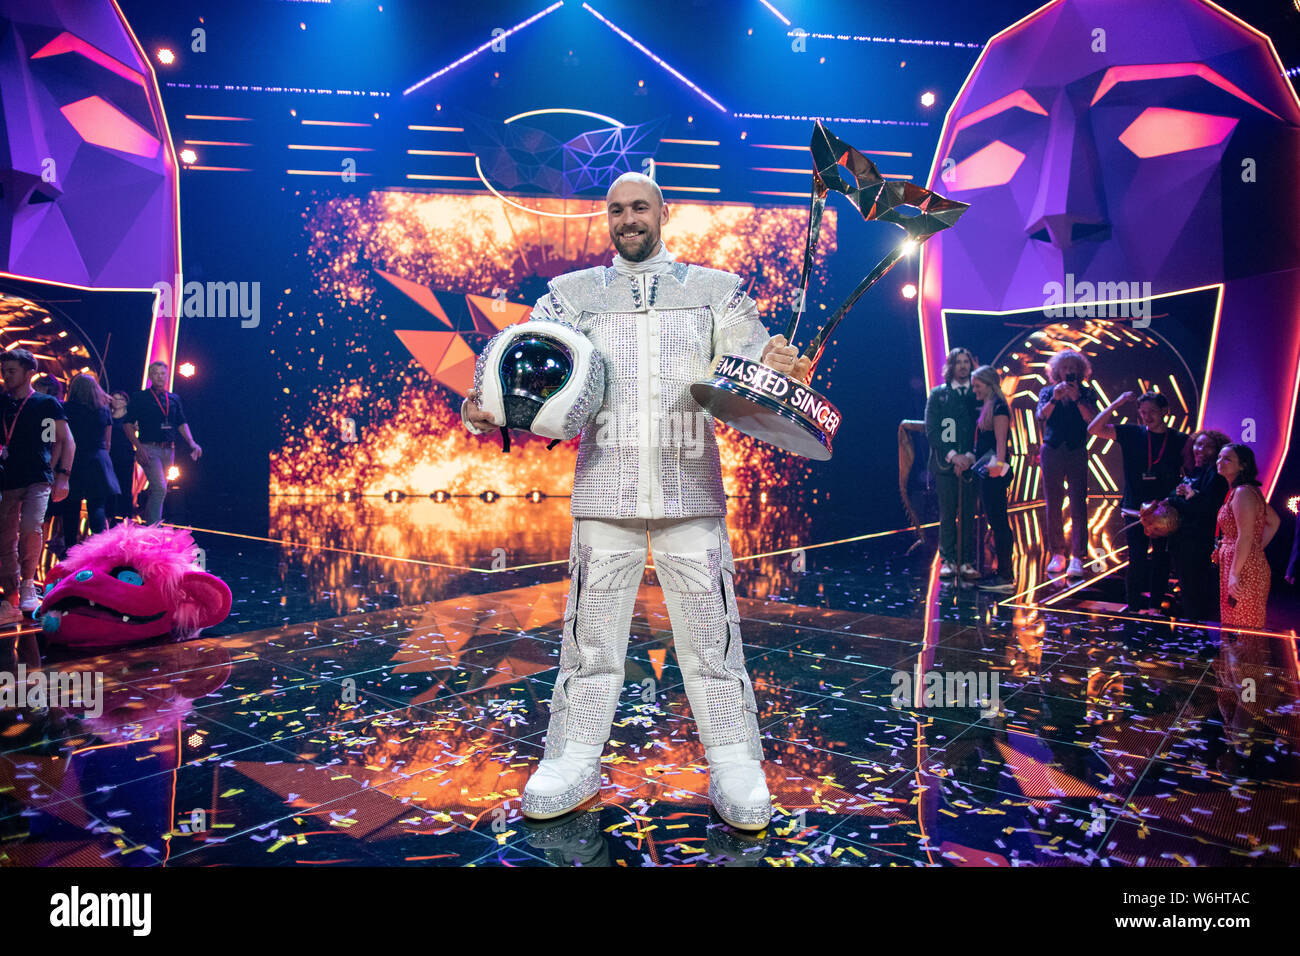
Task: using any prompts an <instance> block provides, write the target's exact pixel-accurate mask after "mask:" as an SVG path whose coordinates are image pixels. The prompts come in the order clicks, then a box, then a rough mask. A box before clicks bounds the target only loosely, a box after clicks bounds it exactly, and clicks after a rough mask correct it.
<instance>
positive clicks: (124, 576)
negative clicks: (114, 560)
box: [112, 567, 144, 585]
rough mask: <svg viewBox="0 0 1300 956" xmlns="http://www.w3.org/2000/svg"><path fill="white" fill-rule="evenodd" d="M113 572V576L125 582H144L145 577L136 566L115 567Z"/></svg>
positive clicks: (139, 583)
mask: <svg viewBox="0 0 1300 956" xmlns="http://www.w3.org/2000/svg"><path fill="white" fill-rule="evenodd" d="M112 574H113V577H115V578H117V579H118V580H119V581H121V582H122V583H123V584H136V585H141V584H144V578H143V577H142V576H141V574H140V572H139V571H137V570H136V569H135V568H127V567H121V568H114V569H113V571H112Z"/></svg>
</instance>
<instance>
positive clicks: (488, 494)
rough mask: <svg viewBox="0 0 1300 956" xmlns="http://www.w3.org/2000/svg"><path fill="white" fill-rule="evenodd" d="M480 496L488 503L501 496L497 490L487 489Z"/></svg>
mask: <svg viewBox="0 0 1300 956" xmlns="http://www.w3.org/2000/svg"><path fill="white" fill-rule="evenodd" d="M479 497H480V498H482V499H483V500H484V501H486V502H487V503H488V504H491V503H492V502H494V501H496V500H497V499H498V498H500V497H501V496H500V495H499V494H497V493H496V492H495V491H485V492H483V494H481V495H479Z"/></svg>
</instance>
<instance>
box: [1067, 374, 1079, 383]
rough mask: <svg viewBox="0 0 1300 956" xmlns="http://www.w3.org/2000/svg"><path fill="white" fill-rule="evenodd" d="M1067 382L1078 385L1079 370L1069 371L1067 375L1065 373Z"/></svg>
mask: <svg viewBox="0 0 1300 956" xmlns="http://www.w3.org/2000/svg"><path fill="white" fill-rule="evenodd" d="M1065 384H1067V385H1078V384H1079V373H1078V372H1067V373H1066V375H1065Z"/></svg>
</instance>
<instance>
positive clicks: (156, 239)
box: [0, 0, 179, 341]
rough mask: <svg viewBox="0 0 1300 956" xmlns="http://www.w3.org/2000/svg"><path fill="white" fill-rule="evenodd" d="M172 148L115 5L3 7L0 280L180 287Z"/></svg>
mask: <svg viewBox="0 0 1300 956" xmlns="http://www.w3.org/2000/svg"><path fill="white" fill-rule="evenodd" d="M167 139H168V137H167V132H166V123H165V121H164V118H163V111H162V105H161V101H160V99H159V96H158V89H157V84H156V83H155V80H154V77H153V74H152V72H151V71H150V69H149V65H148V62H147V60H146V58H145V56H144V54H143V51H142V50H141V49H140V47H139V44H138V43H137V42H136V40H135V38H134V36H132V34H131V32H130V30H129V28H128V27H127V25H126V24H125V22H124V21H123V19H122V18H121V16H120V14H119V12H118V10H117V8H116V7H115V6H114V5H113V3H111V2H108V0H102V2H101V0H86V2H78V3H58V4H55V3H32V2H28V0H0V190H3V195H2V196H0V269H3V270H4V271H5V272H9V273H11V274H14V275H18V276H23V277H27V278H33V279H41V280H47V281H54V282H63V283H69V284H74V285H83V286H89V287H92V288H106V287H116V288H123V287H125V288H148V287H150V286H152V285H153V284H154V283H155V282H158V281H161V280H165V281H168V282H172V281H174V279H175V275H176V273H177V272H178V271H179V268H178V266H179V248H178V246H179V239H178V230H177V223H178V210H177V174H176V164H175V159H174V157H173V155H172V150H171V148H170V145H169V144H168V142H167ZM146 318H147V317H146ZM158 331H159V332H160V333H163V336H162V337H163V338H164V339H165V340H166V341H171V339H172V337H171V335H170V334H166V333H167V331H168V330H163V329H159V330H158Z"/></svg>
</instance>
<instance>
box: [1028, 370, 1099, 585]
mask: <svg viewBox="0 0 1300 956" xmlns="http://www.w3.org/2000/svg"><path fill="white" fill-rule="evenodd" d="M1091 377H1092V364H1091V363H1090V362H1089V361H1088V359H1087V357H1086V356H1085V355H1084V354H1083V353H1082V352H1078V351H1076V350H1074V349H1064V350H1062V351H1060V352H1057V353H1056V354H1055V355H1053V356H1052V358H1051V359H1050V360H1049V361H1048V363H1047V381H1048V384H1047V385H1046V386H1044V387H1043V390H1042V391H1041V392H1039V393H1038V414H1037V418H1038V421H1039V423H1040V425H1041V427H1042V431H1043V435H1042V439H1043V444H1042V447H1041V449H1040V450H1039V462H1040V463H1041V464H1042V466H1043V497H1044V499H1046V503H1047V549H1048V551H1050V552H1051V554H1052V560H1051V563H1050V564H1048V565H1047V571H1048V573H1049V574H1059V573H1060V572H1061V571H1065V572H1066V574H1067V576H1069V577H1072V578H1078V577H1083V560H1084V558H1085V557H1086V556H1087V553H1088V551H1087V548H1088V423H1089V422H1090V421H1092V418H1093V416H1094V415H1096V414H1097V394H1096V393H1095V392H1094V391H1093V390H1092V389H1091V388H1089V387H1088V386H1087V385H1086V384H1085V383H1086V382H1087V380H1088V379H1089V378H1091ZM1067 482H1068V483H1069V486H1070V532H1071V533H1070V539H1071V542H1070V543H1071V557H1070V559H1069V565H1068V568H1067V565H1066V557H1065V522H1064V520H1063V519H1062V518H1061V505H1062V504H1063V503H1064V501H1065V485H1066V483H1067Z"/></svg>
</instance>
